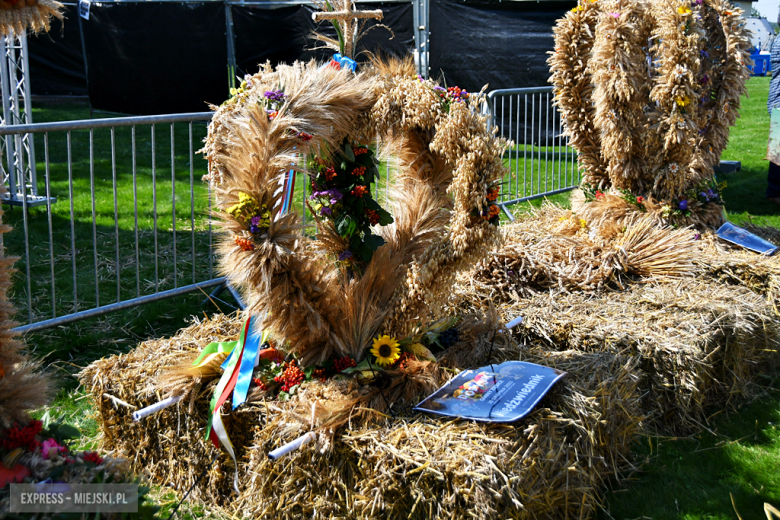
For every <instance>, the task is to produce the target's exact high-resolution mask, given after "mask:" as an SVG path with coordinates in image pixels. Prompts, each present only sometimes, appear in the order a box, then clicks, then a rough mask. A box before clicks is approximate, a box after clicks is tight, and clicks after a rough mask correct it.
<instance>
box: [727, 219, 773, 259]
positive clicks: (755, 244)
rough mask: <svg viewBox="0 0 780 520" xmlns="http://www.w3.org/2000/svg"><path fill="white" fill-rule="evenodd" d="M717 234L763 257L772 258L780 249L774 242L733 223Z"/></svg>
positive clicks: (728, 223) (729, 223)
mask: <svg viewBox="0 0 780 520" xmlns="http://www.w3.org/2000/svg"><path fill="white" fill-rule="evenodd" d="M715 234H716V235H718V236H719V237H720V238H722V239H723V240H725V241H727V242H731V243H732V244H737V245H738V246H742V247H744V248H745V249H750V250H751V251H755V252H756V253H761V254H762V255H767V256H771V255H773V254H775V253H777V250H778V249H780V247H777V246H776V245H774V244H773V243H772V242H768V241H766V240H764V239H763V238H761V237H759V236H756V235H754V234H753V233H751V232H750V231H748V230H747V229H742V228H741V227H737V226H735V225H734V224H732V223H731V222H726V223H725V224H723V225H722V226H721V227H720V229H719V230H718V231H716V232H715Z"/></svg>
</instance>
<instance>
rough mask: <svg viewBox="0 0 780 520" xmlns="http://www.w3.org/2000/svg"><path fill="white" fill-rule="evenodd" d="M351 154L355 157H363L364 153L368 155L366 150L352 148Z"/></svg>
mask: <svg viewBox="0 0 780 520" xmlns="http://www.w3.org/2000/svg"><path fill="white" fill-rule="evenodd" d="M352 153H354V154H355V156H358V155H363V154H364V153H368V148H353V149H352Z"/></svg>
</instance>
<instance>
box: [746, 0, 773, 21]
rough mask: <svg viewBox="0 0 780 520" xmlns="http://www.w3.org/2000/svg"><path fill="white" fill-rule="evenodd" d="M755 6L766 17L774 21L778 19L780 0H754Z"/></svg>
mask: <svg viewBox="0 0 780 520" xmlns="http://www.w3.org/2000/svg"><path fill="white" fill-rule="evenodd" d="M753 7H755V8H756V9H758V11H759V12H760V13H761V15H762V16H764V17H765V18H767V19H769V20H771V21H773V22H776V21H777V11H778V7H780V2H778V1H777V0H758V2H753ZM745 14H750V13H745Z"/></svg>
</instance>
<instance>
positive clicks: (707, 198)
mask: <svg viewBox="0 0 780 520" xmlns="http://www.w3.org/2000/svg"><path fill="white" fill-rule="evenodd" d="M699 195H701V197H702V198H703V199H704V200H710V198H709V197H708V196H707V194H706V193H704V192H703V191H702V192H701V193H699Z"/></svg>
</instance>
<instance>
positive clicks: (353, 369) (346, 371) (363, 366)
mask: <svg viewBox="0 0 780 520" xmlns="http://www.w3.org/2000/svg"><path fill="white" fill-rule="evenodd" d="M369 355H370V354H369ZM363 370H371V366H370V365H369V364H368V358H367V357H366V358H363V361H361V362H360V363H358V364H357V366H354V367H351V368H345V369H344V370H342V371H341V373H342V374H351V373H353V372H362V371H363Z"/></svg>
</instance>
